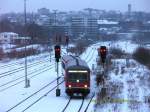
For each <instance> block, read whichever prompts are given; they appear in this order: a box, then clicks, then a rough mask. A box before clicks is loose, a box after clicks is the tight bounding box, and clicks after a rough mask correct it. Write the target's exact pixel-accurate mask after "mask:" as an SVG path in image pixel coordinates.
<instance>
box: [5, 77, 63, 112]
mask: <svg viewBox="0 0 150 112" xmlns="http://www.w3.org/2000/svg"><path fill="white" fill-rule="evenodd" d="M60 78H61V76H60V77H58V78H56V79H54V80H53V81H51V82H50V83H48V84H46V85H45V86H43V87H42V88H40V89H39V90H38V91H36V92H34V93H33V94H31V95H30V96H28V97H26V98H25V99H23V100H21V101H20V102H18V103H17V104H16V105H14V106H12V107H11V108H9V109H8V110H6V112H10V111H12V110H13V109H15V108H16V107H18V106H19V105H21V104H23V103H24V102H25V101H27V100H29V99H30V98H31V97H33V96H35V95H37V94H38V93H39V92H41V91H42V90H44V89H46V88H48V87H49V86H50V85H51V84H53V83H54V82H56V81H57V79H60ZM63 82H64V80H63V81H61V82H60V83H59V84H58V85H56V86H54V87H53V88H52V89H50V90H49V91H47V92H46V93H44V94H43V95H42V96H40V97H39V98H38V99H37V100H36V101H35V102H33V103H31V104H30V105H29V106H28V107H26V108H25V109H24V110H23V111H22V112H24V111H26V110H27V109H29V108H30V107H32V106H33V105H34V104H36V103H37V102H38V101H40V100H41V99H42V98H44V97H46V96H47V95H48V94H49V93H50V92H52V91H53V90H54V89H56V88H57V87H58V86H59V85H60V84H62V83H63Z"/></svg>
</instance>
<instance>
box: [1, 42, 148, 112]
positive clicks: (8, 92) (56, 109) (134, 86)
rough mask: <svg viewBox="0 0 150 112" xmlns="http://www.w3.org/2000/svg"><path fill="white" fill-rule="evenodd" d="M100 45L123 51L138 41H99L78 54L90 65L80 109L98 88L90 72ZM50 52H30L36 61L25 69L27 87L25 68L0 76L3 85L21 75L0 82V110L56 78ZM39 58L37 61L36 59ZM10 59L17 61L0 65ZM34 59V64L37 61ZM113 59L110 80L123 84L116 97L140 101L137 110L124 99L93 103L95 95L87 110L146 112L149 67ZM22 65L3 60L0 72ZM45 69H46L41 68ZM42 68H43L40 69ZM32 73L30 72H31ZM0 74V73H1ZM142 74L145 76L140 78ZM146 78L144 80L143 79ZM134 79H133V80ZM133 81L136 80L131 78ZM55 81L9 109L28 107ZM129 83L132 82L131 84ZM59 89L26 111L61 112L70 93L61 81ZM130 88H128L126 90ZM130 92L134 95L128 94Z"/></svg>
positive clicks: (73, 111)
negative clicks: (88, 83)
mask: <svg viewBox="0 0 150 112" xmlns="http://www.w3.org/2000/svg"><path fill="white" fill-rule="evenodd" d="M101 45H106V46H108V48H110V47H118V48H121V49H122V50H125V52H128V53H132V52H133V51H134V50H135V49H136V48H137V47H138V45H136V44H134V43H131V42H130V41H118V42H99V43H96V44H94V45H91V46H89V47H88V48H87V49H86V51H85V52H84V53H83V54H82V55H81V56H80V57H81V58H82V59H84V60H85V61H86V62H87V63H88V65H89V67H90V69H91V93H90V94H89V95H88V96H87V97H86V98H85V102H84V104H83V108H82V109H81V111H84V109H85V108H86V106H87V104H88V102H89V100H90V97H91V96H92V93H93V92H95V91H97V89H98V88H97V87H96V85H95V82H94V80H95V75H94V74H93V72H92V70H93V69H94V68H96V66H97V65H96V58H97V55H98V53H97V48H99V47H100V46H101ZM62 51H63V54H66V49H65V48H62ZM49 54H50V53H45V54H41V55H38V56H30V57H28V58H27V59H28V64H33V63H35V65H34V66H32V67H31V68H29V69H28V78H29V79H30V82H31V83H30V85H31V86H30V87H29V88H24V85H25V84H24V81H23V80H24V70H22V71H19V72H17V73H14V74H13V75H10V76H7V77H5V78H0V85H3V84H5V83H7V82H9V81H11V80H15V79H17V78H19V77H23V78H21V79H19V80H18V81H16V82H13V83H11V84H8V85H6V86H3V87H1V86H0V112H5V111H6V110H8V109H10V108H11V107H13V106H14V105H16V104H17V103H19V102H20V101H22V100H23V99H25V98H27V97H28V96H30V95H32V94H33V93H35V92H36V91H38V90H39V89H40V88H42V87H43V86H45V85H46V84H48V83H50V82H51V81H53V80H54V79H56V78H57V73H56V70H55V64H54V63H55V62H54V61H55V59H54V52H52V53H51V54H52V55H53V56H52V60H51V61H50V60H49V57H50V56H49ZM39 61H40V62H41V63H39V64H38V62H39ZM11 63H17V64H15V65H13V66H9V67H5V68H3V67H2V66H4V65H7V64H11ZM36 63H37V64H36ZM113 63H114V69H113V70H112V71H110V73H109V76H110V77H109V81H108V83H109V82H115V83H116V84H122V85H123V87H122V89H121V93H119V94H118V96H117V95H116V96H117V97H119V98H120V99H125V100H134V99H136V100H137V101H140V102H141V103H140V105H139V104H137V105H136V106H138V108H139V110H136V109H133V110H132V109H131V107H130V106H133V105H132V104H130V103H129V102H123V103H120V104H118V103H103V104H101V105H98V106H96V105H95V103H96V96H95V97H94V99H93V100H92V102H91V104H90V106H89V108H88V111H87V112H94V110H95V112H143V109H144V111H145V112H149V111H150V109H149V107H148V104H147V103H144V101H145V97H146V96H148V95H149V94H150V90H149V86H148V85H149V82H148V80H147V79H148V78H149V76H146V74H148V73H149V70H147V68H145V67H143V66H142V65H140V64H139V63H137V62H135V61H134V60H132V59H131V60H129V63H130V67H128V68H127V67H126V60H125V59H116V60H113ZM19 67H24V59H19V60H13V61H11V62H5V63H0V69H1V70H0V73H3V72H6V71H9V70H13V69H15V68H19ZM122 67H125V68H124V69H125V72H124V73H123V74H122V73H121V69H122ZM44 69H47V70H46V71H44ZM116 69H119V72H118V75H116V74H115V71H116ZM41 71H43V72H41ZM61 71H62V68H61V64H60V63H59V76H60V75H61V74H62V73H61ZM32 72H35V73H32ZM31 73H32V74H31ZM0 76H1V75H0ZM142 78H144V79H143V80H144V81H143V80H142ZM145 80H146V81H145ZM20 81H22V82H21V83H19V84H17V85H15V86H12V87H10V88H8V89H5V88H7V87H9V86H11V85H13V84H15V83H17V82H20ZM61 81H63V76H61V78H60V80H59V82H61ZM132 81H133V82H132ZM134 81H135V82H134ZM56 83H57V82H56V81H55V82H54V83H53V84H51V85H49V86H48V87H46V88H45V89H43V90H42V91H40V92H39V93H37V94H35V95H34V96H33V97H31V98H29V99H28V100H26V101H25V102H24V103H22V104H20V105H18V106H17V107H15V108H14V109H12V110H11V111H10V112H21V111H23V110H24V109H25V108H26V107H28V106H29V105H30V104H32V103H34V102H35V101H36V100H37V99H38V98H40V97H41V96H43V95H44V94H45V93H46V92H48V91H49V90H50V89H52V88H53V87H54V86H56ZM130 83H131V84H130ZM59 87H60V89H61V96H60V97H56V95H55V90H54V91H52V92H50V93H49V94H48V95H46V96H44V97H43V98H42V99H41V100H40V101H38V102H37V103H35V104H34V105H33V106H31V107H30V108H29V109H27V110H26V111H25V112H60V111H62V109H63V108H64V107H65V105H66V104H67V102H68V100H69V97H68V96H67V95H66V93H65V89H64V83H63V84H61V85H60V86H59ZM129 89H131V90H130V91H131V92H130V91H129ZM131 96H133V97H131ZM81 102H82V100H81V99H73V100H71V102H70V104H69V106H68V108H67V109H66V111H65V112H77V111H78V109H79V107H80V104H81Z"/></svg>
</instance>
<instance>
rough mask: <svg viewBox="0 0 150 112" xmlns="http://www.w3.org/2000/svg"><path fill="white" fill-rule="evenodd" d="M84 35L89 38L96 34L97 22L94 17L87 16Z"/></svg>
mask: <svg viewBox="0 0 150 112" xmlns="http://www.w3.org/2000/svg"><path fill="white" fill-rule="evenodd" d="M86 36H87V37H89V38H95V37H97V36H98V23H97V19H96V18H87V24H86Z"/></svg>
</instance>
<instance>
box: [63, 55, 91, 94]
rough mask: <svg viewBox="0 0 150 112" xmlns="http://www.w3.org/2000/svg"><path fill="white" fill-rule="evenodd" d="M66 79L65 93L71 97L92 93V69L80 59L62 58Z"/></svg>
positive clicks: (70, 56)
mask: <svg viewBox="0 0 150 112" xmlns="http://www.w3.org/2000/svg"><path fill="white" fill-rule="evenodd" d="M62 68H63V74H64V78H65V92H66V93H67V95H69V96H74V95H75V94H77V95H78V94H81V95H82V96H87V95H88V94H89V93H90V68H89V66H88V65H87V63H86V62H85V61H84V60H82V59H81V58H80V57H76V56H72V55H65V56H63V57H62Z"/></svg>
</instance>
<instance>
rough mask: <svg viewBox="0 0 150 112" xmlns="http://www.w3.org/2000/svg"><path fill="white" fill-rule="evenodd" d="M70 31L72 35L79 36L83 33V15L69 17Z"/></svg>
mask: <svg viewBox="0 0 150 112" xmlns="http://www.w3.org/2000/svg"><path fill="white" fill-rule="evenodd" d="M71 32H72V35H73V37H80V36H81V35H83V34H84V33H85V21H84V18H83V17H72V18H71Z"/></svg>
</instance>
